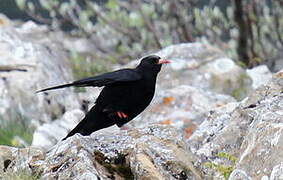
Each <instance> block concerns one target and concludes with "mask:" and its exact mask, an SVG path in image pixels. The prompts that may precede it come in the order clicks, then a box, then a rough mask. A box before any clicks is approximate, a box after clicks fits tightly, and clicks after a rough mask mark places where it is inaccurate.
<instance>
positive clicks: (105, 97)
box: [37, 55, 170, 140]
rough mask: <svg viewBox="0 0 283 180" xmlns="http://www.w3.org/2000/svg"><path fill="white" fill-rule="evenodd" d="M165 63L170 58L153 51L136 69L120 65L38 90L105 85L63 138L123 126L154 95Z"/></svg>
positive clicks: (138, 112)
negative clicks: (88, 108) (83, 77)
mask: <svg viewBox="0 0 283 180" xmlns="http://www.w3.org/2000/svg"><path fill="white" fill-rule="evenodd" d="M165 63H170V61H169V60H165V59H161V58H160V57H158V56H156V55H150V56H147V57H144V58H143V59H142V60H141V62H140V64H139V65H138V66H137V67H136V68H134V69H121V70H117V71H114V72H109V73H105V74H101V75H98V76H95V77H89V78H85V79H81V80H77V81H74V82H72V83H69V84H63V85H59V86H55V87H50V88H46V89H42V90H39V91H37V92H43V91H47V90H51V89H59V88H65V87H70V86H76V87H86V86H93V87H102V86H104V88H103V89H102V91H101V92H100V95H99V96H98V98H97V99H96V102H95V105H94V106H93V107H92V108H91V110H90V111H89V112H87V114H86V115H85V117H84V119H83V120H82V121H81V122H80V123H79V124H78V125H77V126H76V127H75V128H74V129H73V130H72V131H71V132H70V133H69V134H68V135H67V136H66V137H65V138H64V139H63V140H65V139H67V138H68V137H70V136H72V135H74V134H76V133H80V134H82V135H84V136H86V135H90V134H91V133H92V132H94V131H97V130H99V129H102V128H106V127H109V126H112V125H114V124H116V125H117V126H118V127H121V126H123V125H124V124H125V123H127V122H129V121H130V120H132V119H133V118H135V117H136V116H137V115H138V114H140V113H141V112H142V111H143V110H144V109H145V108H146V107H147V106H148V105H149V104H150V102H151V100H152V98H153V95H154V91H155V84H156V77H157V74H158V73H159V71H160V70H161V66H162V64H165Z"/></svg>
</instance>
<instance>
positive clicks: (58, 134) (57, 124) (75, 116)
mask: <svg viewBox="0 0 283 180" xmlns="http://www.w3.org/2000/svg"><path fill="white" fill-rule="evenodd" d="M83 116H84V113H83V111H82V110H80V109H74V110H71V111H67V112H66V113H65V114H64V115H63V116H62V117H61V118H60V119H57V120H54V121H52V122H50V123H45V124H43V125H42V126H40V127H39V128H37V129H36V130H35V132H34V134H33V140H32V146H35V147H41V148H43V149H49V148H51V147H52V146H53V145H55V144H56V143H57V142H58V141H60V140H61V139H63V138H64V137H65V136H66V135H67V134H68V132H69V131H71V130H72V128H74V127H75V126H76V125H77V124H78V123H79V122H80V120H81V119H82V118H83Z"/></svg>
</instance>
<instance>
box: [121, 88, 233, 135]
mask: <svg viewBox="0 0 283 180" xmlns="http://www.w3.org/2000/svg"><path fill="white" fill-rule="evenodd" d="M230 102H235V99H234V98H233V97H231V96H228V95H222V94H217V93H213V92H210V91H205V90H203V89H200V88H196V87H192V86H187V85H180V86H177V87H175V88H171V89H167V90H159V88H157V90H156V95H155V98H154V100H153V102H152V103H151V105H150V106H149V107H148V108H147V109H146V111H145V112H143V113H142V114H141V115H139V116H138V117H136V118H135V119H134V120H132V121H131V122H129V123H128V124H127V125H126V126H127V127H131V128H133V127H146V126H148V125H149V124H153V123H158V124H167V125H172V126H174V127H176V128H179V129H181V130H182V131H183V134H184V137H185V138H188V137H189V136H190V135H191V133H192V132H193V131H194V129H195V128H196V127H197V126H198V125H199V124H200V123H201V122H202V121H203V120H204V119H205V118H206V116H207V114H208V113H209V111H213V110H214V109H216V108H218V107H221V106H224V105H226V104H227V103H230Z"/></svg>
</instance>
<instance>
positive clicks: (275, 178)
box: [270, 162, 283, 180]
mask: <svg viewBox="0 0 283 180" xmlns="http://www.w3.org/2000/svg"><path fill="white" fill-rule="evenodd" d="M282 179H283V162H281V163H280V164H278V165H276V166H274V168H273V169H272V172H271V175H270V180H282Z"/></svg>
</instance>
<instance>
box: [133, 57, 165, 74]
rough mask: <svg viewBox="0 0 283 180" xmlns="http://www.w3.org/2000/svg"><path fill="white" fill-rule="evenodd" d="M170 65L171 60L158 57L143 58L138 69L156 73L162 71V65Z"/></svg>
mask: <svg viewBox="0 0 283 180" xmlns="http://www.w3.org/2000/svg"><path fill="white" fill-rule="evenodd" d="M168 63H170V61H169V60H166V59H161V57H159V56H156V55H150V56H146V57H144V58H142V60H141V62H140V64H139V65H138V68H140V69H151V70H153V71H154V72H157V73H158V72H159V71H160V70H161V66H162V64H168Z"/></svg>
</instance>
